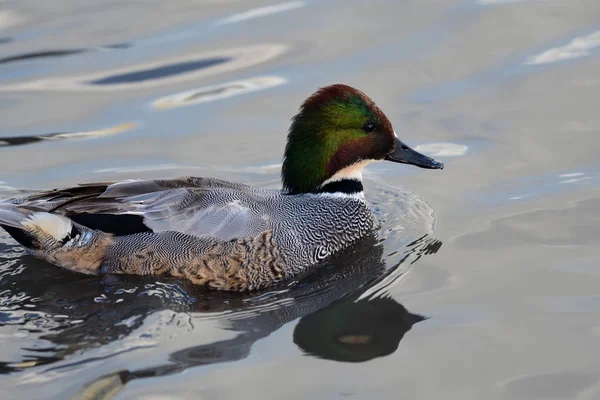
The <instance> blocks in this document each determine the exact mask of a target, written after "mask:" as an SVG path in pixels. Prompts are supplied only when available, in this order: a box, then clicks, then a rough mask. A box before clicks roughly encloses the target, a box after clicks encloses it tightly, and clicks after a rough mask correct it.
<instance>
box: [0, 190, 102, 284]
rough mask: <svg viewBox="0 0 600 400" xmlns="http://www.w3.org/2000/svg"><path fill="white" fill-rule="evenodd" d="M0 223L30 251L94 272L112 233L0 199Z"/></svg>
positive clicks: (87, 271) (53, 260) (83, 271)
mask: <svg viewBox="0 0 600 400" xmlns="http://www.w3.org/2000/svg"><path fill="white" fill-rule="evenodd" d="M0 226H1V227H2V228H4V230H5V231H6V232H8V234H9V235H10V236H12V237H13V239H15V240H16V241H17V242H19V244H21V245H22V246H23V247H25V248H26V249H27V250H28V251H29V252H30V253H32V254H33V255H35V256H36V257H39V258H41V259H43V260H46V261H48V262H50V263H53V264H56V265H59V266H61V267H63V268H67V269H70V270H73V271H77V272H82V273H85V274H97V273H98V272H99V268H100V266H101V265H102V262H103V260H104V255H105V253H106V250H107V248H108V247H109V246H110V245H111V244H112V242H113V238H112V235H110V234H107V233H104V232H100V231H96V230H92V229H89V228H87V227H85V226H83V225H80V224H77V223H75V222H74V221H72V220H71V219H69V218H68V217H65V216H63V215H58V214H51V213H49V212H45V211H36V210H30V209H27V208H24V207H20V206H19V205H18V204H13V203H10V202H0Z"/></svg>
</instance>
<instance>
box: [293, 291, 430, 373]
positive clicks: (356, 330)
mask: <svg viewBox="0 0 600 400" xmlns="http://www.w3.org/2000/svg"><path fill="white" fill-rule="evenodd" d="M355 300H356V297H355V296H353V297H351V298H345V299H341V300H338V301H336V302H334V303H332V304H331V305H330V306H329V307H326V308H323V309H321V310H319V311H317V312H315V313H313V314H310V315H308V316H306V317H303V318H302V319H301V320H300V322H299V323H298V325H296V328H295V329H294V343H295V344H296V345H297V346H298V347H300V348H301V349H302V350H304V351H305V352H307V353H308V354H311V355H314V356H317V357H320V358H325V359H329V360H336V361H346V362H360V361H367V360H371V359H373V358H376V357H382V356H386V355H389V354H391V353H393V352H394V351H396V349H397V348H398V343H400V340H402V338H403V337H404V334H405V333H406V332H407V331H409V330H410V328H411V327H412V325H413V324H415V323H417V322H420V321H423V320H424V319H425V317H422V316H420V315H416V314H411V313H409V312H408V311H407V310H406V309H405V308H404V307H403V306H402V305H401V304H399V303H397V302H396V301H395V300H394V299H392V298H390V297H380V298H376V299H372V300H367V299H362V300H359V301H355Z"/></svg>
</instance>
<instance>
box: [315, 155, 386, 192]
mask: <svg viewBox="0 0 600 400" xmlns="http://www.w3.org/2000/svg"><path fill="white" fill-rule="evenodd" d="M374 162H377V160H362V161H359V162H357V163H354V164H352V165H349V166H347V167H346V168H342V169H340V170H339V171H338V172H336V173H335V174H334V175H333V176H332V177H331V178H329V179H327V180H326V181H325V182H323V184H322V185H321V187H323V186H325V185H327V184H328V183H331V182H338V181H341V180H344V179H354V180H356V181H360V182H362V170H363V168H364V167H366V166H367V165H369V164H371V163H374Z"/></svg>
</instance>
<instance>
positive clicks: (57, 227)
mask: <svg viewBox="0 0 600 400" xmlns="http://www.w3.org/2000/svg"><path fill="white" fill-rule="evenodd" d="M21 225H23V228H25V230H29V231H41V232H44V233H46V234H48V235H50V236H52V237H53V238H54V239H56V240H58V241H60V240H63V239H64V238H66V237H67V236H68V235H69V233H71V229H73V223H72V222H71V220H70V219H69V218H67V217H63V216H62V215H56V214H50V213H46V212H35V213H33V214H31V215H30V216H29V217H28V218H27V219H25V220H24V221H22V222H21Z"/></svg>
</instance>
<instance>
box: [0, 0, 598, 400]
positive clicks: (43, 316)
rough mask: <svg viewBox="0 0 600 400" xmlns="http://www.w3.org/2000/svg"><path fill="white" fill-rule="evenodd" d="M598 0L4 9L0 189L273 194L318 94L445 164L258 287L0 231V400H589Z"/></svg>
mask: <svg viewBox="0 0 600 400" xmlns="http://www.w3.org/2000/svg"><path fill="white" fill-rule="evenodd" d="M599 21H600V3H598V2H597V1H595V0H579V1H577V2H575V3H573V2H564V1H559V0H547V1H534V0H531V1H527V0H521V1H517V0H513V1H508V0H506V1H501V0H479V1H477V0H467V1H465V0H463V1H452V0H434V1H421V0H418V1H417V0H413V1H403V2H396V1H391V0H387V1H384V0H376V1H372V2H360V1H341V0H330V1H322V2H317V1H287V2H285V1H283V2H272V1H250V0H248V1H241V0H240V1H226V2H225V1H223V2H221V1H205V2H197V1H196V2H192V1H185V0H182V1H177V2H173V1H171V2H159V1H150V0H149V1H145V2H134V1H128V0H126V1H118V2H117V1H113V2H92V1H89V2H79V1H78V2H76V1H58V0H56V1H53V2H34V1H23V0H21V1H4V2H1V3H0V104H1V105H2V106H1V107H0V121H2V123H1V125H0V126H1V131H0V153H1V157H0V171H2V172H1V173H0V181H1V182H0V197H6V196H9V195H14V194H16V193H19V192H27V191H30V190H35V189H43V188H49V187H59V186H65V185H72V184H75V183H78V182H87V181H104V180H114V179H129V178H149V177H168V176H178V175H200V176H202V175H210V176H215V177H219V178H222V179H228V180H235V181H243V182H247V183H253V184H260V185H265V186H270V187H277V185H278V184H279V182H278V172H279V163H280V160H281V154H282V151H283V147H284V144H285V132H286V130H287V128H288V125H289V119H290V117H291V116H292V115H293V114H294V113H295V112H296V110H297V108H298V106H299V104H300V102H301V101H302V100H303V99H304V98H305V97H306V96H308V95H309V94H310V93H311V92H313V91H314V90H315V89H316V88H317V87H319V86H323V85H326V84H330V83H334V82H343V83H347V84H350V85H353V86H355V87H358V88H360V89H362V90H364V91H365V92H367V93H368V94H369V95H370V96H371V97H373V98H374V99H375V100H376V101H377V103H378V105H379V106H380V107H381V108H382V109H383V110H384V111H385V112H386V114H387V115H388V117H389V118H390V120H391V121H392V123H393V124H394V128H395V130H396V132H397V133H398V134H399V136H400V137H401V138H402V139H403V140H404V141H405V142H407V143H408V144H410V145H413V146H415V147H416V146H418V147H419V149H420V150H422V151H425V152H428V153H429V154H432V155H435V157H436V158H439V159H440V160H441V161H444V163H445V164H446V168H445V169H444V170H443V171H423V170H418V169H416V168H410V167H407V166H400V165H397V164H391V165H390V164H389V163H381V164H378V165H373V166H369V167H368V173H367V174H366V187H367V192H366V195H367V197H368V199H369V200H370V201H371V202H372V203H373V205H374V209H375V213H376V215H377V216H378V218H379V219H380V220H381V228H380V236H379V238H367V239H366V240H365V242H363V243H361V244H360V245H359V246H357V247H356V248H354V249H352V251H349V252H348V253H347V254H344V255H342V256H341V258H340V259H339V260H338V261H336V262H335V263H333V264H331V265H327V266H325V267H324V268H323V269H322V270H320V271H319V273H318V274H316V275H313V276H310V277H307V278H305V279H303V280H302V281H299V282H294V283H292V284H290V286H289V287H287V288H284V289H283V290H280V291H277V292H264V293H255V294H252V295H250V296H245V297H240V296H232V295H223V294H214V293H208V292H206V291H202V290H199V289H197V288H193V287H190V286H189V285H188V284H186V283H185V282H181V281H177V280H169V279H161V280H156V279H146V278H144V279H141V278H125V277H110V276H109V277H102V278H90V277H84V276H79V275H76V274H72V273H69V272H66V271H61V270H59V269H57V268H55V267H52V266H49V265H46V264H44V263H42V262H39V261H36V260H35V259H32V258H31V257H28V256H25V255H23V254H22V251H21V250H20V248H19V247H18V246H17V245H16V244H15V243H14V242H12V241H11V240H10V239H9V238H8V237H7V236H6V235H5V234H2V235H1V236H0V257H1V260H0V277H1V278H0V337H1V340H0V373H1V374H2V375H0V383H1V384H2V387H3V394H2V398H8V399H12V398H31V399H37V398H57V399H58V398H69V397H71V396H83V395H85V396H88V398H97V399H100V398H114V399H130V398H140V399H155V400H156V399H166V398H169V399H191V398H206V399H219V398H221V399H222V398H236V397H237V398H249V399H255V398H256V399H264V398H297V399H301V398H302V399H304V398H319V399H321V398H323V399H329V398H353V399H391V398H398V397H406V398H416V399H437V398H447V399H454V398H456V399H461V400H464V399H481V398H485V399H519V400H521V399H596V398H600V379H599V378H598V377H599V376H600V361H598V357H597V355H596V352H595V351H594V350H595V349H596V347H597V342H598V339H599V335H600V325H599V323H598V322H597V321H598V320H599V318H598V317H599V316H600V300H599V299H600V298H599V296H598V287H600V272H599V271H600V270H599V269H598V265H600V250H598V246H597V243H598V238H599V237H600V217H598V215H600V214H599V212H598V211H599V210H600V190H599V186H598V172H599V171H600V164H599V163H598V157H597V148H598V144H599V142H598V138H597V136H598V131H599V130H600V116H599V115H600V114H598V111H597V108H598V107H597V105H598V104H600V90H599V88H600V87H599V86H600V73H599V72H598V71H600V58H599V57H598V56H599V55H600V39H599V36H598V35H599V33H598V32H600V25H599Z"/></svg>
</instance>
